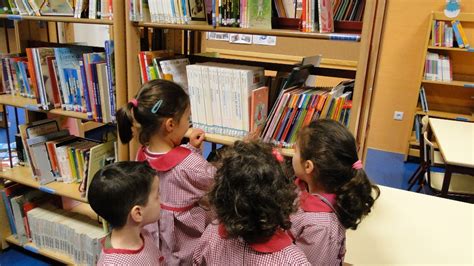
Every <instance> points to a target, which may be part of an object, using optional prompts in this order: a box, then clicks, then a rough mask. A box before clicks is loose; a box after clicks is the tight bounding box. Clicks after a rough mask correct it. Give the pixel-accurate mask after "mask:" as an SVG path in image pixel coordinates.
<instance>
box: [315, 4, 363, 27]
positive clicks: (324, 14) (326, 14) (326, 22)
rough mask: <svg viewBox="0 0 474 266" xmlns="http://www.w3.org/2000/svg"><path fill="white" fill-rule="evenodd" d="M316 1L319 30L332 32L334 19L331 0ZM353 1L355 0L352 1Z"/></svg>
mask: <svg viewBox="0 0 474 266" xmlns="http://www.w3.org/2000/svg"><path fill="white" fill-rule="evenodd" d="M317 1H318V26H319V32H321V33H330V32H334V21H333V19H334V18H333V12H332V5H331V0H317ZM352 2H355V1H352Z"/></svg>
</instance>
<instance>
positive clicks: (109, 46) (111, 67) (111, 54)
mask: <svg viewBox="0 0 474 266" xmlns="http://www.w3.org/2000/svg"><path fill="white" fill-rule="evenodd" d="M105 59H106V63H107V65H106V66H107V74H108V76H109V80H108V82H109V99H110V104H109V107H110V116H111V119H112V122H115V111H116V102H115V90H116V89H115V86H116V85H115V49H114V41H112V40H107V41H105Z"/></svg>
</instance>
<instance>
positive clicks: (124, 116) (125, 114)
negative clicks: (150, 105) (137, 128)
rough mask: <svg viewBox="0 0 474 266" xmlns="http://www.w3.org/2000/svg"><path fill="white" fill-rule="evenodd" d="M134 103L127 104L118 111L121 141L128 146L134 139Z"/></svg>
mask: <svg viewBox="0 0 474 266" xmlns="http://www.w3.org/2000/svg"><path fill="white" fill-rule="evenodd" d="M132 108H133V104H132V103H130V102H129V103H127V104H126V105H125V106H123V107H122V108H120V109H119V110H118V111H117V127H118V132H119V137H120V141H122V143H124V144H127V143H129V142H130V140H132V138H133V131H132V127H133V114H132Z"/></svg>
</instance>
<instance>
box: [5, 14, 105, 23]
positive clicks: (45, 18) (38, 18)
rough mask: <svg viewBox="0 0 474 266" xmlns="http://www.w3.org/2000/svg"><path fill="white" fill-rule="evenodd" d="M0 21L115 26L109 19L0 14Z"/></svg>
mask: <svg viewBox="0 0 474 266" xmlns="http://www.w3.org/2000/svg"><path fill="white" fill-rule="evenodd" d="M0 19H9V20H15V21H21V20H31V21H48V22H66V23H81V24H98V25H113V24H114V21H113V20H109V19H89V18H74V17H60V16H22V15H10V14H0Z"/></svg>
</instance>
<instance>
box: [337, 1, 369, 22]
mask: <svg viewBox="0 0 474 266" xmlns="http://www.w3.org/2000/svg"><path fill="white" fill-rule="evenodd" d="M332 5H333V10H334V16H333V17H334V20H341V21H362V18H363V15H364V7H365V0H333V1H332Z"/></svg>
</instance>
